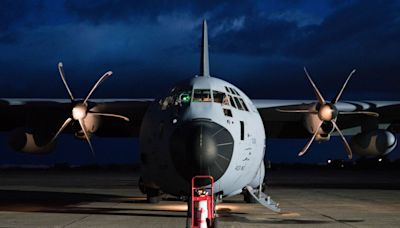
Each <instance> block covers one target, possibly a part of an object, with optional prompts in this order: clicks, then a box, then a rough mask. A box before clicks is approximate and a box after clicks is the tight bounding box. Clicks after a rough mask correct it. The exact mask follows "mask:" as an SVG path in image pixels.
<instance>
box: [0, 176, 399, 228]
mask: <svg viewBox="0 0 400 228" xmlns="http://www.w3.org/2000/svg"><path fill="white" fill-rule="evenodd" d="M399 174H400V173H399V172H398V171H396V172H388V171H379V170H378V171H360V170H358V171H352V170H345V171H344V170H302V171H298V170H272V171H268V178H269V180H270V181H269V182H268V188H267V192H268V194H270V195H271V197H272V198H273V199H274V200H275V201H277V202H279V203H280V205H281V208H282V212H281V213H274V212H272V211H270V210H268V209H266V208H264V207H262V206H261V205H258V204H246V203H245V202H244V201H243V197H242V196H241V195H238V196H234V197H231V198H227V199H224V201H223V202H222V203H220V204H219V205H218V206H217V210H218V216H219V218H218V219H219V227H399V226H400V191H399V189H400V176H399ZM138 178H139V174H138V172H134V171H131V170H120V171H109V170H97V171H96V170H79V171H76V170H67V171H54V170H22V171H21V170H18V171H15V170H14V171H10V170H1V171H0V227H35V228H36V227H68V228H73V227H96V228H100V227H185V225H186V210H187V206H186V203H184V202H182V201H179V200H177V199H176V198H174V197H172V196H168V195H165V196H164V198H163V201H162V202H161V203H160V204H147V203H146V202H145V196H144V195H143V194H141V193H140V191H139V189H138V187H137V180H138Z"/></svg>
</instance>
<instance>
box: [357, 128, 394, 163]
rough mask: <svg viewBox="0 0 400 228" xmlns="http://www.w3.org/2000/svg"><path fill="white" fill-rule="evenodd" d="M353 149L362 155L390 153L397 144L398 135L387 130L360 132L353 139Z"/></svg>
mask: <svg viewBox="0 0 400 228" xmlns="http://www.w3.org/2000/svg"><path fill="white" fill-rule="evenodd" d="M350 146H351V149H352V150H353V152H354V153H356V154H358V155H360V156H374V157H376V156H382V155H386V154H388V153H390V152H391V151H393V150H394V148H395V147H396V146H397V139H396V136H395V135H394V134H393V133H392V132H390V131H385V130H375V131H371V132H367V133H364V132H362V133H360V134H357V135H355V136H354V137H353V138H352V139H351V143H350Z"/></svg>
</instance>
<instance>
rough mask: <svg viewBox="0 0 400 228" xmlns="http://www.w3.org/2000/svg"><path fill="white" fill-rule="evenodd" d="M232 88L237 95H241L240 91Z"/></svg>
mask: <svg viewBox="0 0 400 228" xmlns="http://www.w3.org/2000/svg"><path fill="white" fill-rule="evenodd" d="M232 90H233V92H234V93H235V94H236V95H238V96H239V93H238V91H237V90H236V89H234V88H232Z"/></svg>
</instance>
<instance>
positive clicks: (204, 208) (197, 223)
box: [191, 176, 216, 228]
mask: <svg viewBox="0 0 400 228" xmlns="http://www.w3.org/2000/svg"><path fill="white" fill-rule="evenodd" d="M199 183H201V184H204V183H206V184H207V185H206V186H199ZM214 203H215V202H214V178H213V177H212V176H195V177H193V178H192V208H191V210H192V213H191V214H192V228H209V227H212V228H214V227H216V222H215V211H214V209H215V205H214Z"/></svg>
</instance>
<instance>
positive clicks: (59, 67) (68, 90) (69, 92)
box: [58, 62, 75, 101]
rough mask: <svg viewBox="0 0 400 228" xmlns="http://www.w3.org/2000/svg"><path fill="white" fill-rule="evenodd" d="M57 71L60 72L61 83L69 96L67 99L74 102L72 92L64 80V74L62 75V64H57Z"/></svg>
mask: <svg viewBox="0 0 400 228" xmlns="http://www.w3.org/2000/svg"><path fill="white" fill-rule="evenodd" d="M58 71H59V72H60V76H61V80H62V81H63V83H64V86H65V88H66V89H67V92H68V94H69V97H70V98H71V101H73V100H75V98H74V95H72V92H71V90H70V89H69V86H68V83H67V80H65V73H64V67H63V63H62V62H59V63H58Z"/></svg>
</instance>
